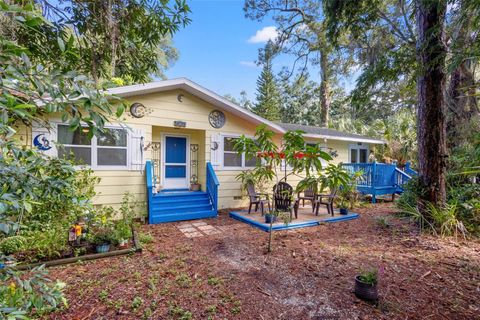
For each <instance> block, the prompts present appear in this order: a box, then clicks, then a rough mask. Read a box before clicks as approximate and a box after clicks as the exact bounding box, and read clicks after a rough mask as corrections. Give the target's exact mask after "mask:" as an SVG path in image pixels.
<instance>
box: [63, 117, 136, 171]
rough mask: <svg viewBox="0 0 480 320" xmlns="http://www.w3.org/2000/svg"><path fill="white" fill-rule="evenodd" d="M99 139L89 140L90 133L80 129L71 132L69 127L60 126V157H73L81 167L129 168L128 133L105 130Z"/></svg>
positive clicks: (119, 130) (123, 130) (120, 130)
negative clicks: (84, 165)
mask: <svg viewBox="0 0 480 320" xmlns="http://www.w3.org/2000/svg"><path fill="white" fill-rule="evenodd" d="M104 131H105V132H103V133H101V134H100V135H99V136H98V137H97V136H94V137H93V138H92V139H90V138H88V134H87V133H88V131H86V130H84V129H83V128H78V129H77V130H75V131H71V130H70V129H69V127H68V126H67V125H58V138H57V141H58V143H59V144H61V145H63V147H61V148H59V150H58V156H59V157H71V156H73V158H74V160H76V162H77V163H78V164H79V165H82V164H86V165H89V166H91V167H92V168H102V167H103V168H112V167H126V166H127V137H128V135H127V131H126V130H125V129H119V128H105V129H104Z"/></svg>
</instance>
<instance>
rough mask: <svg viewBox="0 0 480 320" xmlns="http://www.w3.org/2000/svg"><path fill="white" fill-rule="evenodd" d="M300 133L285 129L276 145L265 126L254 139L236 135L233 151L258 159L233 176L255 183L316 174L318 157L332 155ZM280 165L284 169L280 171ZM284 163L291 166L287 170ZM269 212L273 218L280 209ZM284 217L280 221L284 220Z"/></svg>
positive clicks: (269, 244)
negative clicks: (279, 144)
mask: <svg viewBox="0 0 480 320" xmlns="http://www.w3.org/2000/svg"><path fill="white" fill-rule="evenodd" d="M303 133H304V132H302V131H299V130H297V131H288V132H286V133H285V134H284V135H283V138H282V140H281V141H282V143H281V146H280V147H279V146H278V145H277V144H276V143H275V142H274V136H275V133H274V132H273V131H271V130H269V129H268V128H267V127H266V126H265V125H261V126H259V127H258V128H257V130H256V133H255V136H254V138H249V137H246V136H244V135H242V136H240V138H238V139H237V141H236V143H235V145H234V148H235V151H237V153H239V154H244V155H245V158H246V160H251V159H253V158H258V159H259V161H257V162H256V166H255V168H254V169H252V170H247V171H244V172H242V173H241V174H239V175H238V176H237V179H239V180H241V181H242V182H246V181H247V182H248V183H253V184H254V185H255V186H257V185H259V184H261V182H268V183H272V182H275V184H278V183H279V182H280V181H286V180H287V177H288V176H289V175H300V174H302V175H305V176H306V177H310V176H312V175H318V174H319V173H320V171H321V169H322V161H321V160H322V159H323V160H326V161H330V160H332V158H331V156H330V155H329V154H328V153H326V152H324V151H322V150H321V149H320V145H315V146H311V145H307V144H306V143H305V140H304V138H303ZM281 165H283V167H284V168H285V170H283V171H282V170H280V169H281ZM287 166H290V167H291V169H289V170H287V168H286V167H287ZM292 200H293V199H292ZM270 214H271V215H273V216H275V217H276V216H278V215H279V214H280V212H278V211H277V210H276V209H275V210H273V212H270ZM286 217H287V216H285V219H284V222H285V223H288V220H287V218H286ZM272 224H273V219H270V232H269V240H268V251H271V241H272V232H271V230H272Z"/></svg>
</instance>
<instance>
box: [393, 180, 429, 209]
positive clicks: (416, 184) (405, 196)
mask: <svg viewBox="0 0 480 320" xmlns="http://www.w3.org/2000/svg"><path fill="white" fill-rule="evenodd" d="M424 192H425V189H424V188H423V187H422V186H421V184H420V180H419V179H418V177H412V179H411V180H410V181H408V182H407V183H406V184H405V185H404V186H403V193H402V194H401V196H400V198H399V199H398V202H397V204H398V207H399V208H401V209H406V208H410V207H415V206H416V205H417V203H418V199H419V198H420V196H421V195H422V194H423V193H424Z"/></svg>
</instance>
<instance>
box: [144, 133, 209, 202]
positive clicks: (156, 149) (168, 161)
mask: <svg viewBox="0 0 480 320" xmlns="http://www.w3.org/2000/svg"><path fill="white" fill-rule="evenodd" d="M205 136H206V134H205V130H195V129H186V128H174V127H162V126H152V143H151V146H150V148H151V153H150V160H151V163H152V168H153V186H154V188H153V192H154V193H159V192H162V191H185V190H191V189H192V187H193V189H194V190H196V191H200V190H203V191H205V190H206V187H205V183H206V174H205V159H206V157H205V152H206V151H205V145H206V143H205V139H206V138H205Z"/></svg>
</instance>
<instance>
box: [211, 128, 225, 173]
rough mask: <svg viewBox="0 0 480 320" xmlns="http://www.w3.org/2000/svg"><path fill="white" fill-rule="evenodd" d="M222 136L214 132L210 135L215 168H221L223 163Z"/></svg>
mask: <svg viewBox="0 0 480 320" xmlns="http://www.w3.org/2000/svg"><path fill="white" fill-rule="evenodd" d="M221 140H222V136H221V135H220V134H218V133H213V134H212V135H211V136H210V163H211V164H212V166H213V168H214V169H218V168H220V165H221V164H222V149H223V147H222V146H223V145H222V141H221Z"/></svg>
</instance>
